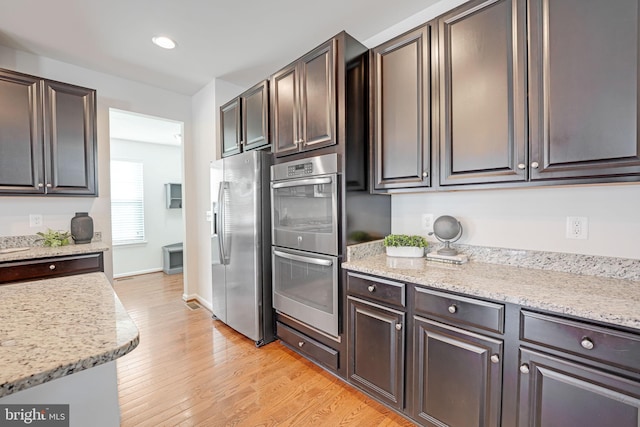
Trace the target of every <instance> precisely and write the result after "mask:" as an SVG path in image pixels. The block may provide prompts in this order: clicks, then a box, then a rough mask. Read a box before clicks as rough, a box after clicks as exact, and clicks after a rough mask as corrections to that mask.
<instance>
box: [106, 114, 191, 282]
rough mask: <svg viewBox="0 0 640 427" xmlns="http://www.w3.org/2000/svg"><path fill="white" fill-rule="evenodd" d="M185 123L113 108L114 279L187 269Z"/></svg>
mask: <svg viewBox="0 0 640 427" xmlns="http://www.w3.org/2000/svg"><path fill="white" fill-rule="evenodd" d="M183 129H184V123H183V122H180V121H175V120H170V119H165V118H160V117H153V116H148V115H144V114H138V113H133V112H129V111H123V110H118V109H114V108H110V109H109V132H110V146H111V159H110V160H111V231H112V244H113V277H114V278H122V277H128V276H135V275H140V274H146V273H152V272H157V271H164V272H165V273H167V274H178V273H181V272H182V265H183V264H184V262H185V260H184V259H183V256H182V254H183V252H182V244H183V242H184V234H185V227H184V215H183V210H182V206H183V195H184V191H183V188H182V182H183V176H184V173H183V167H182V165H183V146H182V135H183Z"/></svg>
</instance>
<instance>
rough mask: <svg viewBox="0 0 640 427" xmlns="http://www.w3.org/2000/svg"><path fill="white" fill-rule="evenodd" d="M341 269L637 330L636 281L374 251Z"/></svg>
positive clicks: (639, 289)
mask: <svg viewBox="0 0 640 427" xmlns="http://www.w3.org/2000/svg"><path fill="white" fill-rule="evenodd" d="M342 267H343V268H344V269H345V270H349V271H354V272H359V273H364V274H370V275H374V276H379V277H384V278H388V279H394V280H398V281H402V282H407V283H413V284H417V285H422V286H428V287H430V288H434V289H439V290H444V291H451V292H456V293H460V294H464V295H469V296H472V297H480V298H485V299H489V300H493V301H498V302H505V303H512V304H517V305H520V306H522V307H523V308H529V309H534V310H536V309H538V310H543V311H547V312H550V313H554V314H559V315H570V316H575V317H578V318H582V319H585V320H591V321H597V322H602V323H608V324H610V325H612V326H618V327H624V328H631V329H634V330H640V310H638V309H637V307H640V282H637V281H632V280H624V279H612V278H602V277H596V276H584V275H578V274H573V273H565V272H557V271H549V270H537V269H531V268H525V267H515V266H505V265H498V264H487V263H480V262H469V263H467V264H463V265H449V264H442V263H437V262H434V261H427V260H426V259H424V258H422V259H414V260H410V259H401V258H393V257H387V256H386V255H384V254H379V253H374V254H372V255H369V256H366V257H364V258H362V259H356V260H353V261H346V262H344V263H343V264H342Z"/></svg>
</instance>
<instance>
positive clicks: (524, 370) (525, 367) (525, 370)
mask: <svg viewBox="0 0 640 427" xmlns="http://www.w3.org/2000/svg"><path fill="white" fill-rule="evenodd" d="M520 372H522V373H523V374H528V373H529V365H527V364H526V363H523V364H522V365H520Z"/></svg>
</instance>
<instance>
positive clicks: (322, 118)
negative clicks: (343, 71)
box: [299, 40, 337, 150]
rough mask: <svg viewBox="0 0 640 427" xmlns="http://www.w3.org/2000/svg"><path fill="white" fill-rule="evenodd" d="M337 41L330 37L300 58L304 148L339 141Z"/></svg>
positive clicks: (309, 148) (301, 117)
mask: <svg viewBox="0 0 640 427" xmlns="http://www.w3.org/2000/svg"><path fill="white" fill-rule="evenodd" d="M335 43H336V41H335V40H330V41H328V42H327V43H325V44H323V45H321V46H319V47H318V48H317V49H314V50H313V51H311V52H310V53H309V54H307V55H305V56H304V57H303V58H302V59H300V76H299V79H300V110H299V113H300V119H301V125H302V128H301V134H300V138H301V140H302V141H301V142H302V144H303V146H302V147H301V150H311V149H315V148H320V147H326V146H328V145H333V144H335V143H336V142H337V141H336V79H335V58H334V56H335V51H336V48H335Z"/></svg>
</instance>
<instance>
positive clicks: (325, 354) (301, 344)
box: [276, 322, 338, 371]
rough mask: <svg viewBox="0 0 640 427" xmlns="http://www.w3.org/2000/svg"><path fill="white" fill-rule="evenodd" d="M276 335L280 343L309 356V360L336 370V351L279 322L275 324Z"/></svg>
mask: <svg viewBox="0 0 640 427" xmlns="http://www.w3.org/2000/svg"><path fill="white" fill-rule="evenodd" d="M276 335H277V336H278V338H279V339H280V341H282V342H284V343H286V344H287V345H289V346H290V347H293V348H295V349H296V350H297V351H299V352H300V353H303V354H305V355H306V356H309V357H310V358H311V359H313V360H315V361H317V362H320V363H321V364H323V365H326V366H327V367H329V368H331V369H333V370H334V371H337V370H338V351H337V350H334V349H332V348H330V347H327V346H326V345H324V344H322V343H320V342H318V341H316V340H314V339H312V338H309V337H308V336H306V335H304V334H303V333H301V332H298V331H296V330H294V329H291V328H290V327H288V326H286V325H283V324H282V323H280V322H276Z"/></svg>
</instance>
